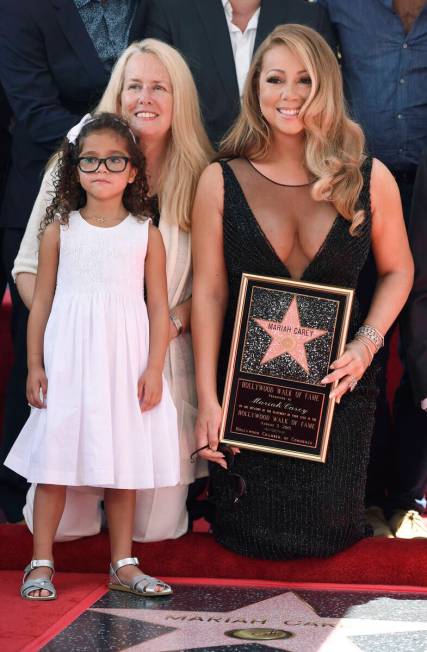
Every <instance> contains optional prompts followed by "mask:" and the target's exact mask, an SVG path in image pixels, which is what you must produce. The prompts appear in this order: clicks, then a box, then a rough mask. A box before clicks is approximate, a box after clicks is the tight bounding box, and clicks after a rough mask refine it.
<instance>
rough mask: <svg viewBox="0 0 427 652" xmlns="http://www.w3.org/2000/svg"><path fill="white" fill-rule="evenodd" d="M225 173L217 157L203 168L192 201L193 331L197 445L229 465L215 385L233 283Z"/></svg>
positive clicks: (204, 454)
mask: <svg viewBox="0 0 427 652" xmlns="http://www.w3.org/2000/svg"><path fill="white" fill-rule="evenodd" d="M223 195H224V187H223V178H222V172H221V167H220V165H219V164H218V163H214V164H212V165H210V166H209V167H208V168H207V169H206V170H205V171H204V172H203V174H202V176H201V178H200V181H199V185H198V188H197V193H196V197H195V201H194V207H193V217H192V251H193V302H192V315H191V331H192V339H193V350H194V358H195V366H196V386H197V396H198V403H199V410H198V416H197V421H196V430H195V435H196V441H197V448H200V447H202V446H204V445H206V444H209V446H210V449H204V450H203V451H201V452H200V456H201V457H204V458H205V459H208V460H210V461H212V462H217V463H218V464H220V465H221V466H222V467H224V468H226V467H227V465H226V462H225V459H224V455H223V454H222V453H221V452H220V451H218V450H217V447H218V434H219V425H220V421H221V406H220V404H219V401H218V396H217V389H216V375H217V362H218V354H219V348H220V343H221V336H222V327H223V322H224V314H225V309H226V307H227V301H228V283H227V274H226V268H225V261H224V250H223V230H222V212H223Z"/></svg>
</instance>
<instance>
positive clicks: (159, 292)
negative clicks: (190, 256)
mask: <svg viewBox="0 0 427 652" xmlns="http://www.w3.org/2000/svg"><path fill="white" fill-rule="evenodd" d="M148 228H149V232H148V248H147V255H146V257H145V285H146V289H147V311H148V319H149V322H150V344H149V353H148V361H147V368H146V369H145V371H144V373H143V374H142V376H141V378H140V379H139V382H138V390H137V391H138V399H139V402H140V405H141V412H145V411H146V410H150V409H151V408H152V407H154V406H155V405H157V403H159V401H160V399H161V397H162V384H163V383H162V372H163V367H164V364H165V355H166V349H167V347H168V344H169V309H168V295H167V286H166V254H165V248H164V245H163V240H162V236H161V235H160V231H159V230H158V229H157V228H156V227H155V226H152V225H151V224H150V225H149V227H148Z"/></svg>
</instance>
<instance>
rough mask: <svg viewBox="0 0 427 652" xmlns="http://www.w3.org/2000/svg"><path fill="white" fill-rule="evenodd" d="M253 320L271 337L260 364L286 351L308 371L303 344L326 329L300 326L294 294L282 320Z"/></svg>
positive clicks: (324, 333)
mask: <svg viewBox="0 0 427 652" xmlns="http://www.w3.org/2000/svg"><path fill="white" fill-rule="evenodd" d="M255 321H256V323H257V324H258V326H261V328H262V329H263V330H264V331H265V332H266V333H267V334H268V335H269V336H270V337H271V342H270V346H269V347H268V349H267V351H266V352H265V354H264V357H263V359H262V360H261V364H266V363H267V362H270V360H273V359H274V358H278V357H279V356H280V355H283V354H284V353H287V354H288V355H290V356H292V358H293V359H294V360H295V362H296V363H297V364H299V365H300V367H302V368H303V369H304V371H305V372H306V373H307V374H308V373H309V367H308V362H307V353H306V350H305V344H307V342H311V341H312V340H315V339H317V338H318V337H322V335H326V334H327V332H328V331H323V330H319V329H317V328H310V327H308V326H301V321H300V316H299V313H298V306H297V299H296V297H295V296H294V298H293V299H292V301H291V303H290V306H289V308H288V309H287V311H286V312H285V314H284V315H283V318H282V321H271V320H269V319H257V318H255Z"/></svg>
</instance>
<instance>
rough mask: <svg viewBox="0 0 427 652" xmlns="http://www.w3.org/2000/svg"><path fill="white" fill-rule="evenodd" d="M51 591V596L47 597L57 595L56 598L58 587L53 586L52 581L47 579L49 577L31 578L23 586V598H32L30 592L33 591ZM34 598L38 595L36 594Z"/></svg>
mask: <svg viewBox="0 0 427 652" xmlns="http://www.w3.org/2000/svg"><path fill="white" fill-rule="evenodd" d="M41 590H44V591H49V593H50V596H46V597H51V596H53V597H55V598H56V589H55V587H54V586H53V584H52V582H51V581H50V580H49V579H47V577H37V578H36V579H34V580H33V579H29V580H27V581H26V582H24V583H23V584H22V586H21V596H22V597H23V598H31V597H32V596H31V595H30V593H32V592H33V591H41ZM34 599H37V596H34Z"/></svg>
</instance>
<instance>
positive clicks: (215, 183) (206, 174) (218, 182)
mask: <svg viewBox="0 0 427 652" xmlns="http://www.w3.org/2000/svg"><path fill="white" fill-rule="evenodd" d="M222 169H223V166H222V161H214V162H213V163H210V164H209V165H208V166H207V167H206V168H205V169H204V170H203V172H202V174H201V175H200V179H199V184H198V191H199V193H200V191H203V192H204V191H211V190H214V191H222V190H223V188H224V184H223V173H222Z"/></svg>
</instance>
